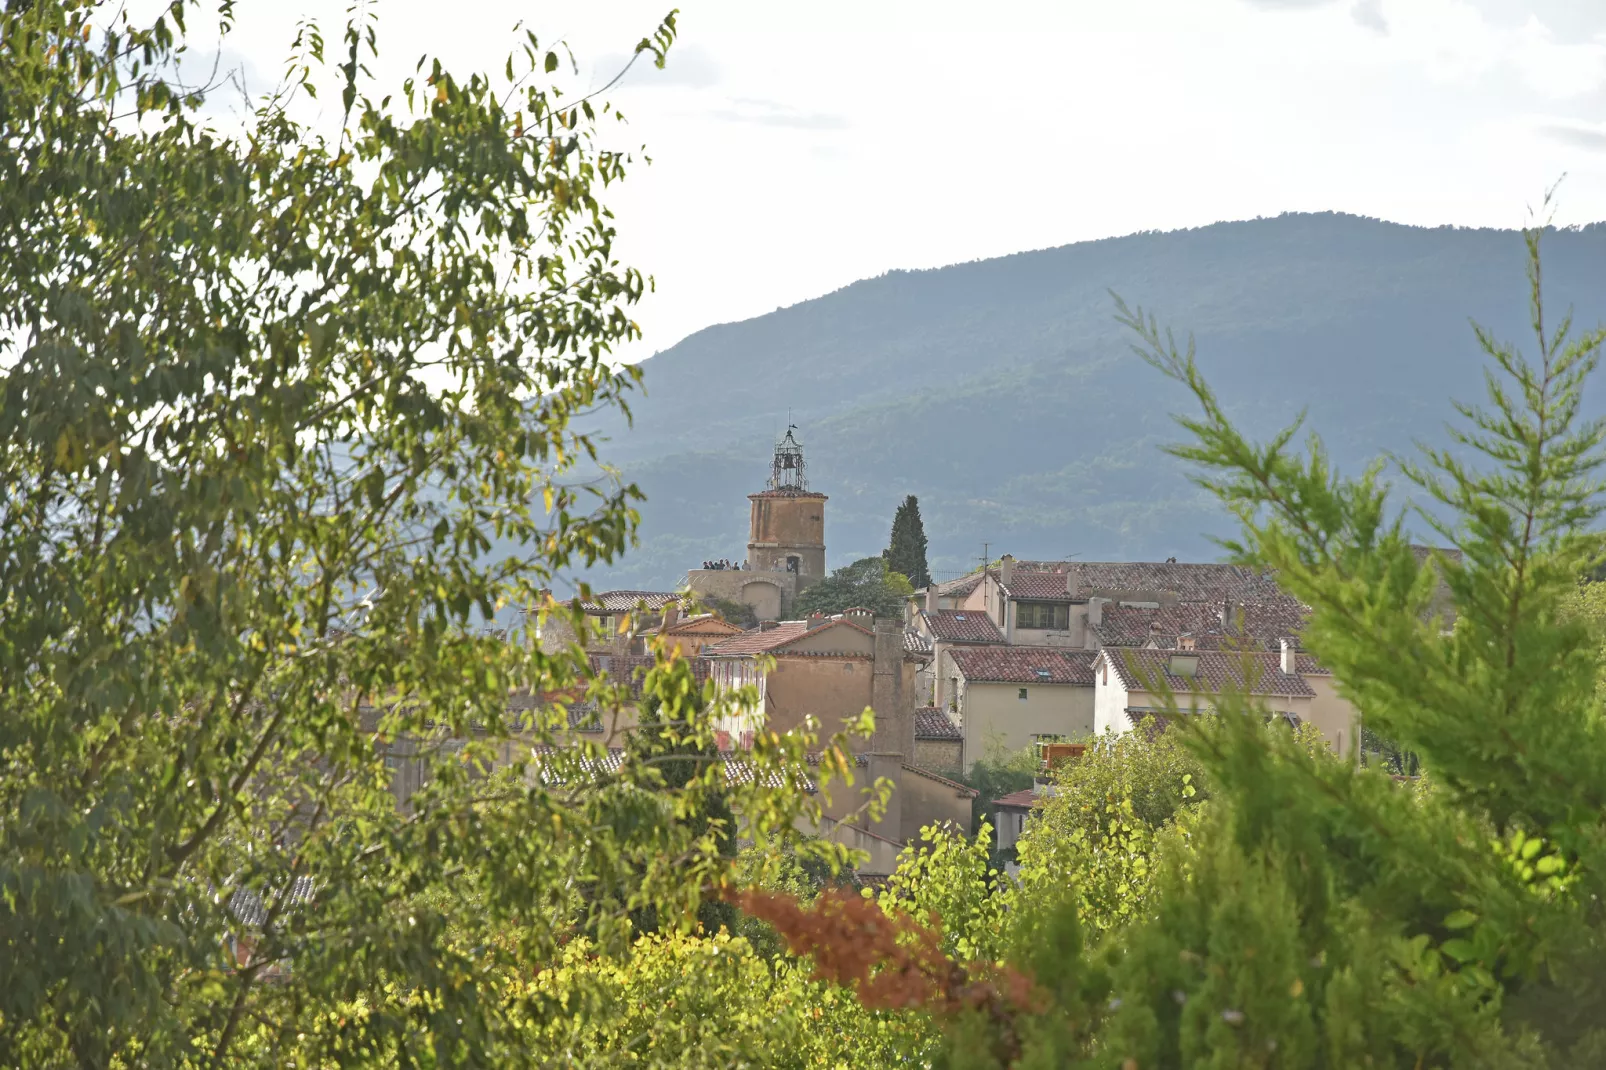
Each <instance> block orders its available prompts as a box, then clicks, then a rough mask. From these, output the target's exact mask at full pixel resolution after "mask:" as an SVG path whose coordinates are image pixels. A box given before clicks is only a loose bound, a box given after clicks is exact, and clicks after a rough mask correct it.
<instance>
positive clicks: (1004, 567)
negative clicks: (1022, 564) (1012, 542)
mask: <svg viewBox="0 0 1606 1070" xmlns="http://www.w3.org/2000/svg"><path fill="white" fill-rule="evenodd" d="M1014 578H1015V555H1014V554H1005V555H1004V556H1003V558H1002V559H1001V560H1000V561H999V562H998V582H999V583H1001V584H1003V585H1004V586H1005V587H1008V586H1009V581H1010V580H1012V579H1014Z"/></svg>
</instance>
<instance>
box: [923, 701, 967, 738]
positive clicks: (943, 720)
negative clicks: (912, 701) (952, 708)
mask: <svg viewBox="0 0 1606 1070" xmlns="http://www.w3.org/2000/svg"><path fill="white" fill-rule="evenodd" d="M915 738H916V739H953V740H960V739H964V738H965V735H964V733H963V732H961V731H960V730H959V726H958V725H956V724H954V722H953V719H952V718H950V717H949V716H948V715H947V714H946V713H944V712H943V711H942V710H939V709H938V708H937V707H935V706H925V707H922V708H921V709H918V710H916V711H915Z"/></svg>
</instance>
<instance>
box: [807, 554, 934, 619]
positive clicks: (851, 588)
mask: <svg viewBox="0 0 1606 1070" xmlns="http://www.w3.org/2000/svg"><path fill="white" fill-rule="evenodd" d="M912 594H914V588H913V587H911V586H910V585H909V579H908V577H906V576H904V575H903V574H902V573H899V572H893V571H891V570H889V569H888V567H887V563H886V561H885V560H883V559H882V558H879V557H866V558H861V559H860V560H858V561H855V562H853V564H851V565H844V566H842V567H841V568H839V569H837V570H836V571H834V572H832V573H831V574H830V575H829V576H827V577H826V578H825V579H823V580H820V581H818V582H817V583H815V584H814V585H813V586H811V587H809V588H807V589H805V590H804V591H803V593H802V594H800V595H798V596H797V601H796V602H795V603H794V604H793V611H794V612H795V613H797V614H798V615H799V616H807V615H808V614H810V613H841V612H842V611H843V610H845V609H854V608H862V609H868V610H870V611H871V612H872V613H874V614H875V615H876V616H877V617H896V618H898V619H900V620H901V619H903V612H904V606H905V605H906V604H907V602H908V599H909V597H910V596H911V595H912Z"/></svg>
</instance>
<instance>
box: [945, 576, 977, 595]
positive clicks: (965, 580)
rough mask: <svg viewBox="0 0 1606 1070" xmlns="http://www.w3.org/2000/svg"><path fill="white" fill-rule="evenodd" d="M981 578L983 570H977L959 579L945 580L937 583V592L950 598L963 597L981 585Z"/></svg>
mask: <svg viewBox="0 0 1606 1070" xmlns="http://www.w3.org/2000/svg"><path fill="white" fill-rule="evenodd" d="M981 578H982V574H981V572H980V571H976V572H972V573H971V574H970V575H968V576H961V577H959V578H958V579H957V580H943V581H942V582H941V583H939V584H937V593H938V594H940V595H943V596H944V597H948V598H962V597H964V596H965V595H967V594H969V593H970V592H971V591H974V590H975V589H976V588H977V587H980V586H981Z"/></svg>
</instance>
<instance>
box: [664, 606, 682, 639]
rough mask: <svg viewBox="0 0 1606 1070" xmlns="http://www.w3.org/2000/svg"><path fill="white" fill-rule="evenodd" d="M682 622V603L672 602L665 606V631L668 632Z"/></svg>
mask: <svg viewBox="0 0 1606 1070" xmlns="http://www.w3.org/2000/svg"><path fill="white" fill-rule="evenodd" d="M679 621H680V603H679V602H670V603H668V604H666V605H665V606H664V626H663V629H662V630H663V631H666V632H667V631H668V630H669V629H671V628H673V627H674V626H675V625H676V624H677V623H678V622H679Z"/></svg>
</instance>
